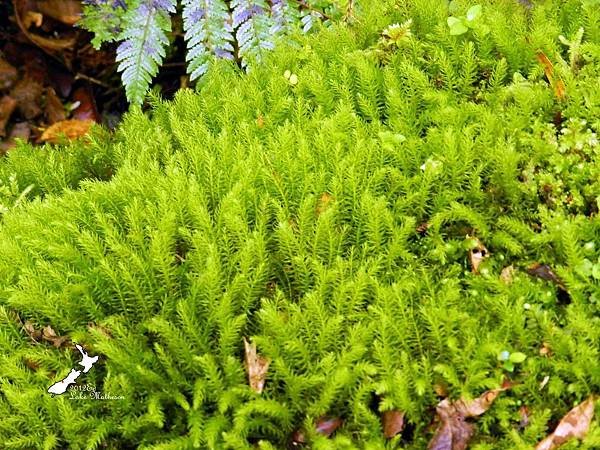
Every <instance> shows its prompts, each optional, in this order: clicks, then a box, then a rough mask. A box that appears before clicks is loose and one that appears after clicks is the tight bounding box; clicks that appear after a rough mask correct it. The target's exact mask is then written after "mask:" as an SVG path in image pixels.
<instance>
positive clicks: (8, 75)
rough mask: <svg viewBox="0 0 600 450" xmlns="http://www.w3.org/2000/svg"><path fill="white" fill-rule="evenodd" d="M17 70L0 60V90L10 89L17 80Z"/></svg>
mask: <svg viewBox="0 0 600 450" xmlns="http://www.w3.org/2000/svg"><path fill="white" fill-rule="evenodd" d="M17 75H18V72H17V69H15V68H14V67H13V66H12V65H11V64H9V63H7V62H6V61H5V60H4V59H2V58H0V90H3V89H10V88H11V86H12V85H13V84H15V81H16V80H17Z"/></svg>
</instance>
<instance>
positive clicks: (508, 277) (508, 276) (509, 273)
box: [500, 265, 515, 284]
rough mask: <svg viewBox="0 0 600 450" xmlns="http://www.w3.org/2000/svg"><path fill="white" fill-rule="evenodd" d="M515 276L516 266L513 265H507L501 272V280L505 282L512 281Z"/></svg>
mask: <svg viewBox="0 0 600 450" xmlns="http://www.w3.org/2000/svg"><path fill="white" fill-rule="evenodd" d="M514 276H515V268H514V267H513V266H512V265H510V266H506V267H505V268H504V269H502V272H500V280H501V281H502V282H503V283H505V284H510V283H512V281H513V278H514Z"/></svg>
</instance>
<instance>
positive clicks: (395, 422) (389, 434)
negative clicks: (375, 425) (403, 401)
mask: <svg viewBox="0 0 600 450" xmlns="http://www.w3.org/2000/svg"><path fill="white" fill-rule="evenodd" d="M381 422H382V425H383V436H384V437H385V438H386V439H391V438H393V437H394V436H396V435H397V434H399V433H401V432H402V430H403V429H404V412H402V411H398V410H397V409H392V410H391V411H385V412H384V413H383V414H382V415H381Z"/></svg>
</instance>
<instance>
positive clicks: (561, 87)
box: [537, 51, 566, 100]
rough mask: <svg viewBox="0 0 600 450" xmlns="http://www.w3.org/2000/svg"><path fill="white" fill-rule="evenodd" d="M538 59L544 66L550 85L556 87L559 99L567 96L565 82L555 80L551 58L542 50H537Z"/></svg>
mask: <svg viewBox="0 0 600 450" xmlns="http://www.w3.org/2000/svg"><path fill="white" fill-rule="evenodd" d="M537 58H538V61H539V62H540V63H541V64H542V66H543V67H544V74H545V75H546V78H547V79H548V82H549V83H550V86H552V88H553V89H554V94H555V95H556V97H557V98H558V99H559V100H562V99H564V98H565V94H566V92H565V84H564V83H563V82H562V80H558V81H555V80H554V65H553V64H552V62H551V61H550V59H549V58H548V57H547V56H546V55H545V54H544V52H542V51H538V52H537Z"/></svg>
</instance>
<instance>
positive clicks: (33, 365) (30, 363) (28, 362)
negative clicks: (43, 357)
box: [24, 358, 40, 372]
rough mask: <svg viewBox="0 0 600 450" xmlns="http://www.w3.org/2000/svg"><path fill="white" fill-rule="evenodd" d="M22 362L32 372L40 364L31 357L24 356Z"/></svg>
mask: <svg viewBox="0 0 600 450" xmlns="http://www.w3.org/2000/svg"><path fill="white" fill-rule="evenodd" d="M24 362H25V365H26V366H27V367H28V368H29V369H31V370H33V371H34V372H35V371H36V370H38V369H39V368H40V364H39V363H38V362H36V361H33V360H32V359H29V358H25V359H24Z"/></svg>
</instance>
